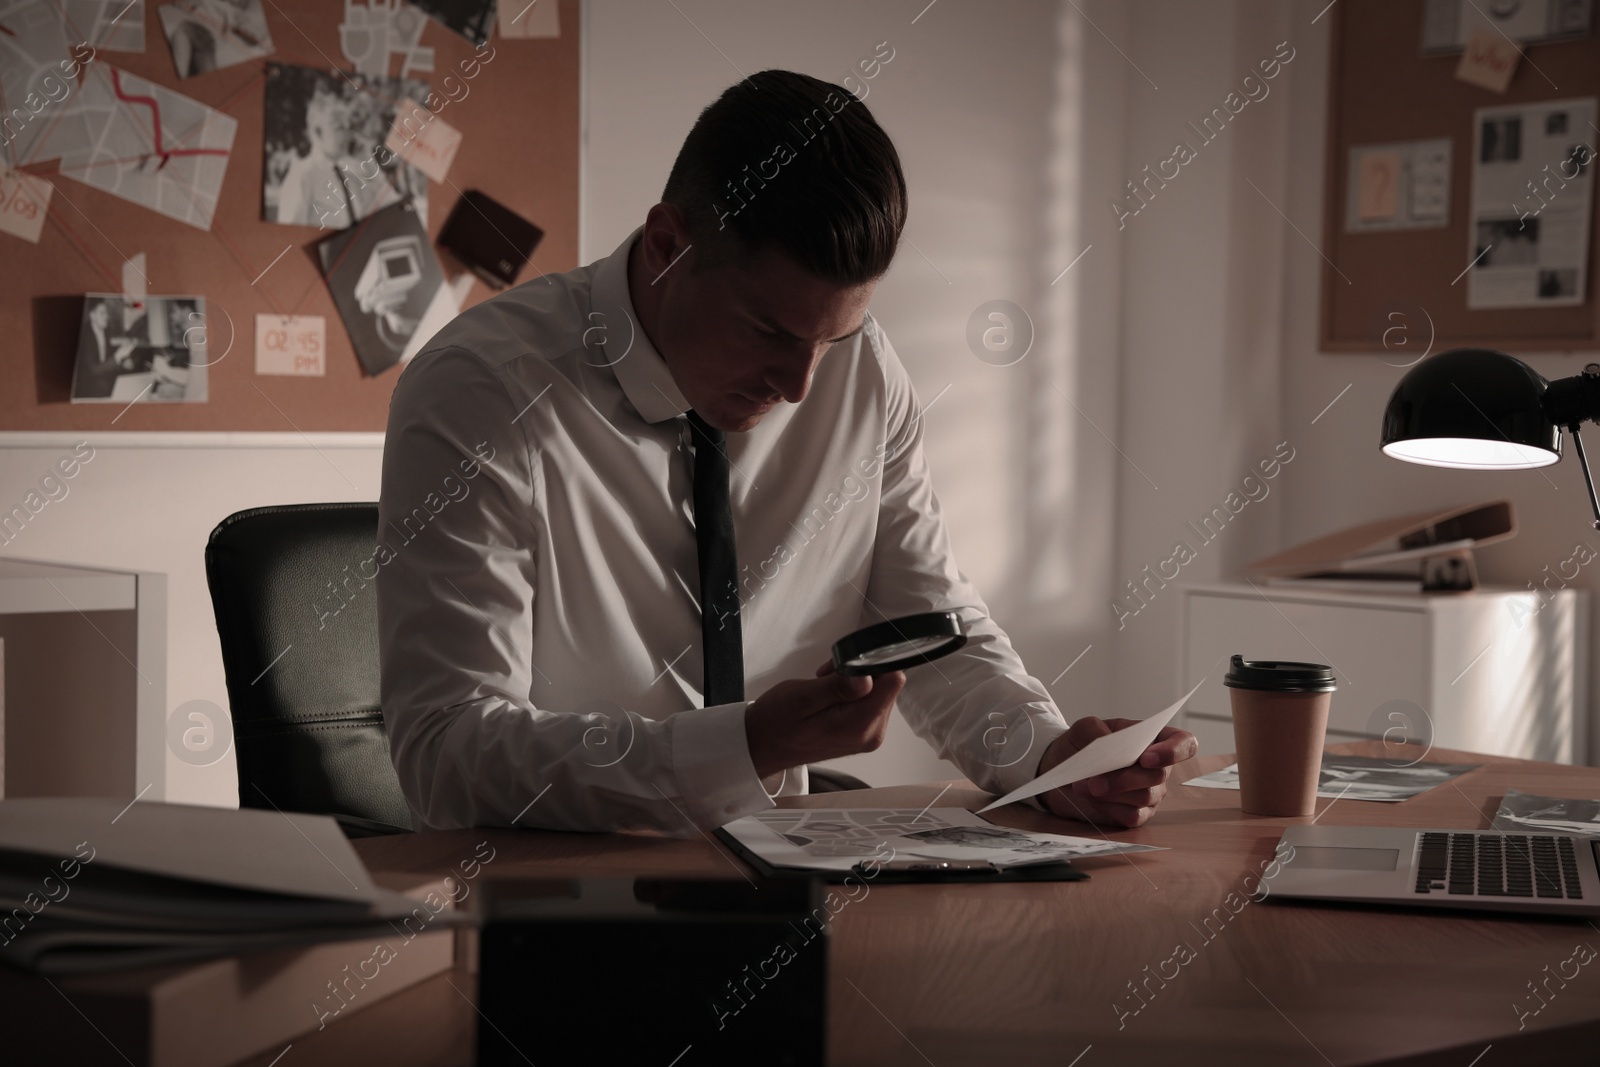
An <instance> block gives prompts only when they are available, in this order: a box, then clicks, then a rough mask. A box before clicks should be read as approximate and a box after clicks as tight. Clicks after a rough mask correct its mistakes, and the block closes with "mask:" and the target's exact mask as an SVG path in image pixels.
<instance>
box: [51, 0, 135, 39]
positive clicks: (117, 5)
mask: <svg viewBox="0 0 1600 1067" xmlns="http://www.w3.org/2000/svg"><path fill="white" fill-rule="evenodd" d="M36 2H39V3H41V4H42V5H43V6H45V7H54V6H56V5H54V4H52V3H50V2H49V0H36ZM60 10H61V12H62V15H63V17H64V18H65V19H66V23H67V36H68V37H69V38H71V40H72V41H73V43H78V42H80V41H86V42H88V43H89V44H92V45H94V46H95V47H96V48H100V49H104V50H105V51H107V52H143V51H144V0H61V5H60Z"/></svg>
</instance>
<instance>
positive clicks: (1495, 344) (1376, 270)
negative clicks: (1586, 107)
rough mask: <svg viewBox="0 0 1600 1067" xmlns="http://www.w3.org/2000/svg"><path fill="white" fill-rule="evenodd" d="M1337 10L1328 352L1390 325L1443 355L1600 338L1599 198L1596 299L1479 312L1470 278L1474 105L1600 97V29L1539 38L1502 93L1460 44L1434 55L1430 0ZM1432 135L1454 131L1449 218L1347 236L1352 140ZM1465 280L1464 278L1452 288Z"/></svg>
mask: <svg viewBox="0 0 1600 1067" xmlns="http://www.w3.org/2000/svg"><path fill="white" fill-rule="evenodd" d="M1327 17H1328V18H1331V19H1332V20H1333V31H1332V32H1333V38H1332V52H1331V60H1330V64H1329V83H1328V122H1327V141H1326V145H1327V158H1326V161H1325V165H1326V168H1327V169H1326V178H1325V181H1324V184H1323V228H1322V241H1321V246H1322V247H1321V251H1322V253H1323V255H1324V261H1323V265H1322V323H1321V341H1322V349H1323V350H1324V351H1328V352H1341V351H1343V352H1378V351H1384V350H1385V335H1384V331H1385V330H1386V329H1389V328H1390V327H1393V326H1396V325H1397V324H1399V325H1403V326H1404V328H1405V329H1406V330H1407V331H1408V332H1409V334H1410V337H1409V343H1408V344H1407V346H1406V347H1405V348H1404V349H1396V348H1394V346H1390V347H1389V349H1388V350H1389V351H1391V352H1400V353H1401V354H1405V355H1407V356H1408V358H1409V356H1411V355H1412V354H1420V352H1421V351H1422V350H1423V344H1422V343H1421V342H1422V341H1423V340H1425V339H1427V338H1428V337H1430V336H1431V338H1432V351H1434V352H1438V351H1441V350H1443V349H1448V348H1458V347H1466V346H1480V347H1489V348H1497V349H1503V350H1508V351H1519V350H1521V351H1527V350H1564V349H1594V348H1597V347H1600V303H1597V301H1596V293H1597V288H1596V282H1595V247H1596V245H1597V244H1600V211H1597V210H1594V209H1593V205H1591V213H1590V231H1591V232H1590V236H1589V249H1588V262H1589V265H1588V271H1587V283H1588V284H1587V292H1586V294H1585V296H1586V299H1585V302H1584V303H1582V304H1578V305H1574V306H1568V307H1539V308H1496V309H1485V310H1468V309H1467V303H1466V297H1467V292H1466V290H1467V281H1466V279H1465V278H1461V277H1460V275H1461V272H1462V271H1463V269H1464V268H1466V267H1467V265H1468V263H1469V262H1470V260H1471V254H1470V252H1469V251H1468V240H1467V226H1468V220H1469V215H1470V208H1471V196H1472V152H1473V129H1472V122H1473V112H1474V111H1476V110H1477V109H1478V108H1485V107H1499V106H1503V105H1516V104H1525V103H1533V102H1537V101H1542V100H1559V99H1567V98H1572V97H1586V96H1595V95H1600V30H1597V31H1596V32H1595V33H1593V34H1591V35H1590V36H1588V37H1586V38H1584V39H1582V40H1575V41H1562V42H1553V43H1548V44H1536V45H1530V46H1528V47H1527V48H1526V49H1525V53H1526V54H1525V58H1524V59H1523V60H1522V61H1521V62H1520V64H1519V66H1518V68H1517V70H1516V73H1515V76H1514V77H1513V78H1512V81H1511V84H1510V87H1509V88H1508V90H1507V91H1506V92H1505V93H1495V92H1491V91H1489V90H1486V89H1482V88H1479V87H1478V86H1475V85H1470V84H1468V83H1467V82H1464V81H1461V80H1459V79H1457V78H1456V77H1455V70H1456V65H1457V63H1458V62H1459V61H1460V58H1461V55H1460V53H1459V52H1456V53H1451V54H1446V55H1429V56H1425V55H1422V54H1421V41H1422V20H1423V0H1344V2H1342V3H1340V4H1338V5H1336V6H1334V7H1333V8H1332V10H1330V11H1329V12H1328V14H1327ZM1536 68H1537V69H1536ZM1541 72H1542V73H1541ZM1552 82H1553V83H1554V85H1552ZM1584 132H1585V133H1587V134H1588V136H1589V138H1590V139H1589V141H1588V143H1589V144H1590V145H1592V146H1595V147H1600V133H1595V132H1594V131H1584ZM1433 138H1449V139H1450V141H1451V154H1450V197H1449V221H1448V224H1447V225H1445V226H1444V227H1442V228H1438V229H1412V230H1398V231H1391V232H1366V233H1346V232H1345V212H1346V197H1347V195H1348V189H1347V179H1348V168H1349V159H1350V149H1351V147H1352V146H1356V145H1371V144H1386V143H1391V142H1405V141H1422V140H1429V139H1433ZM1579 139H1582V138H1581V137H1580V138H1579ZM1454 279H1459V280H1456V281H1454V283H1453V284H1452V281H1453V280H1454ZM1395 315H1399V316H1400V317H1399V318H1395V317H1393V316H1395ZM1391 339H1392V338H1391Z"/></svg>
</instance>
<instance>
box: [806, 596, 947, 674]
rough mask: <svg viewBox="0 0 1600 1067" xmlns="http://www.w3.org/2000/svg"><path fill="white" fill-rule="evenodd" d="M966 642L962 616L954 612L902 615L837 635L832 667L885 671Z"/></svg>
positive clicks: (845, 671) (860, 671)
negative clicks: (846, 633)
mask: <svg viewBox="0 0 1600 1067" xmlns="http://www.w3.org/2000/svg"><path fill="white" fill-rule="evenodd" d="M966 643H967V634H966V631H965V630H963V629H962V628H961V618H960V616H958V615H957V614H956V613H955V612H953V611H930V612H925V613H923V614H921V615H902V616H901V617H900V618H898V619H890V620H889V621H888V622H880V623H877V624H875V625H873V626H868V627H865V628H863V629H860V630H857V631H856V632H855V633H853V634H850V635H849V636H847V637H843V638H840V639H839V641H837V642H836V643H835V644H834V646H833V669H834V670H836V671H838V672H839V673H840V674H854V675H862V674H886V673H888V672H889V671H902V670H905V669H906V668H908V667H915V666H916V665H917V664H919V663H927V662H929V661H930V660H936V659H938V658H939V657H940V656H948V655H949V654H950V653H952V652H954V651H955V650H956V649H958V648H960V647H961V646H962V645H964V644H966Z"/></svg>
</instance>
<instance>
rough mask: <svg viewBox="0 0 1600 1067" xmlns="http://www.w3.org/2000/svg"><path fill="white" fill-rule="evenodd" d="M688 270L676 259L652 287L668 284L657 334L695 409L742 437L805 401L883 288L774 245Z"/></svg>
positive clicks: (681, 388) (664, 356) (680, 386)
mask: <svg viewBox="0 0 1600 1067" xmlns="http://www.w3.org/2000/svg"><path fill="white" fill-rule="evenodd" d="M693 255H694V253H693V251H690V252H689V253H688V256H693ZM688 256H686V257H685V259H687V258H688ZM687 268H688V264H687V263H686V262H681V263H678V264H677V265H676V266H674V267H672V268H670V269H668V270H667V272H666V273H665V274H663V275H660V277H659V280H657V281H656V282H654V283H653V284H655V285H659V286H664V287H665V288H664V289H663V291H662V292H661V294H660V300H661V305H660V315H659V318H658V320H657V322H656V324H655V325H656V331H655V332H656V333H657V335H658V336H656V337H653V338H652V340H653V341H654V342H655V343H656V347H657V349H658V350H659V351H660V352H661V357H662V359H664V360H665V361H666V363H667V366H668V368H669V369H670V370H671V371H672V377H673V380H674V381H675V382H676V383H677V385H678V389H679V391H680V392H682V393H683V396H684V399H686V400H688V401H689V405H690V406H691V407H692V408H694V410H695V411H697V412H699V414H700V416H701V417H702V418H703V419H705V420H706V422H708V423H710V424H711V425H712V426H715V427H717V428H718V429H721V430H725V431H728V432H735V433H742V432H744V431H746V430H749V429H751V428H753V427H754V426H755V425H756V424H757V423H758V422H760V421H761V418H762V416H764V415H765V414H766V413H767V412H768V411H770V410H772V408H774V407H775V406H777V404H778V403H780V402H782V401H787V402H789V403H791V404H798V403H800V401H801V400H803V399H805V396H806V393H807V391H809V390H810V388H811V376H812V374H813V373H814V372H815V371H816V369H817V363H818V362H819V361H820V360H821V359H822V357H823V356H824V355H825V354H826V353H827V351H828V349H829V348H831V347H832V346H833V345H834V344H836V343H839V342H843V341H846V340H848V339H849V338H851V337H852V336H854V335H855V334H856V333H857V332H859V330H860V329H861V326H862V319H863V316H864V315H865V314H866V310H867V302H868V301H869V300H870V299H871V298H872V291H873V289H874V288H875V287H876V286H877V281H876V280H874V281H870V282H866V283H863V284H861V285H852V286H838V285H834V284H832V283H830V282H825V281H823V280H821V279H819V278H817V277H816V276H815V275H813V274H810V273H809V272H807V271H806V270H805V269H803V268H802V267H800V266H799V265H798V264H797V263H795V262H794V261H793V260H792V259H790V258H789V257H788V256H787V255H785V254H783V253H781V252H777V251H775V250H772V249H763V250H761V251H758V252H756V253H755V254H754V255H753V256H751V258H750V259H749V260H748V261H746V262H744V263H738V262H732V263H726V264H723V265H721V266H717V267H711V268H708V269H705V270H702V271H700V272H698V273H696V272H694V271H692V270H689V269H687ZM635 299H636V301H637V297H636V298H635Z"/></svg>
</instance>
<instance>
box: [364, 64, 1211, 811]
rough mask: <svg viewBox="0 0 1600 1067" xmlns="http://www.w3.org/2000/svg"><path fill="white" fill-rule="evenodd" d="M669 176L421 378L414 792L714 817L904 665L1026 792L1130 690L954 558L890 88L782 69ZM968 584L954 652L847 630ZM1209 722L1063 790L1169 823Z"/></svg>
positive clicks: (875, 699)
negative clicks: (885, 317)
mask: <svg viewBox="0 0 1600 1067" xmlns="http://www.w3.org/2000/svg"><path fill="white" fill-rule="evenodd" d="M662 201H663V202H662V203H659V204H657V205H655V206H654V207H652V208H651V209H650V211H649V214H648V216H647V217H646V219H645V222H644V225H643V226H642V227H640V229H638V230H636V231H635V232H634V233H633V234H631V235H630V236H629V237H628V238H627V239H626V240H625V241H624V242H623V243H622V244H621V245H620V246H619V247H618V249H617V251H616V252H615V253H613V254H612V255H611V256H609V257H607V258H605V259H603V260H600V261H598V262H596V263H593V264H591V265H589V266H588V267H584V268H582V269H579V270H575V271H571V272H568V273H566V274H562V275H554V276H546V277H544V278H541V279H538V280H535V281H530V282H527V283H525V284H523V285H521V286H519V287H517V288H515V289H513V290H511V291H510V292H508V293H505V294H503V295H501V296H498V297H495V298H494V299H491V300H488V301H486V302H484V303H483V304H480V305H478V306H477V307H474V308H472V309H470V310H469V311H467V312H465V313H463V314H462V315H461V316H460V317H459V318H457V319H456V320H455V321H454V322H453V323H451V324H450V325H449V326H447V327H445V328H444V329H443V330H442V331H440V333H439V334H438V335H436V336H435V337H434V339H433V340H432V341H431V342H430V344H429V346H428V347H427V349H426V350H425V351H423V352H422V353H421V354H419V355H418V356H417V357H416V358H415V359H414V360H412V361H411V363H410V364H409V365H408V366H407V367H406V369H405V371H404V372H403V373H402V375H401V377H400V380H399V381H398V382H397V383H396V386H395V393H394V399H393V401H392V403H391V406H390V412H389V426H388V435H387V439H386V445H385V449H384V457H383V489H382V497H381V500H380V505H379V507H380V513H381V514H380V526H381V540H382V542H383V543H382V545H380V548H379V552H378V555H377V557H376V558H377V559H378V562H379V565H380V569H379V572H378V577H377V579H376V582H377V594H378V616H379V627H380V638H379V640H380V652H381V658H382V691H383V697H382V699H383V711H384V719H385V722H386V724H387V727H388V731H389V740H390V748H391V753H392V755H393V758H394V763H395V767H396V769H397V771H398V772H399V777H400V783H401V786H402V787H403V789H404V790H405V794H406V797H407V800H408V801H409V803H410V806H411V808H412V810H413V812H414V814H415V816H416V823H417V825H418V826H423V827H432V828H444V827H457V826H466V825H475V824H476V825H501V826H504V825H521V826H541V827H551V828H561V829H574V830H616V829H624V828H631V827H652V828H656V829H660V830H665V831H667V832H672V833H680V834H681V833H693V832H695V830H697V829H699V830H704V829H708V828H711V827H714V826H718V825H721V824H723V823H726V822H729V821H731V820H733V819H736V818H740V817H742V816H745V815H749V814H751V813H753V812H757V811H761V810H764V809H767V808H769V807H771V806H772V804H773V801H772V799H771V797H772V796H774V795H778V794H793V793H803V792H806V791H807V773H806V765H807V764H809V763H812V762H816V761H820V760H826V759H831V758H837V757H841V756H845V755H849V754H851V753H856V752H864V751H869V750H872V749H874V748H876V747H877V746H878V745H879V744H880V743H881V742H882V739H883V735H884V730H885V727H886V724H887V721H888V716H889V714H890V712H891V710H892V708H893V707H894V706H895V704H896V702H897V700H898V702H899V706H900V708H901V710H902V712H903V713H904V715H905V716H906V719H907V720H908V721H909V722H910V724H911V726H912V729H913V730H914V731H916V733H917V734H918V735H919V736H921V737H922V738H924V739H925V740H927V741H928V742H929V743H930V744H932V745H933V746H934V748H935V749H936V750H937V751H938V753H939V754H940V755H941V756H944V757H947V758H949V759H951V760H952V761H954V762H955V763H956V765H957V766H959V767H960V768H961V769H962V771H963V772H964V773H966V774H967V776H968V777H970V778H971V779H972V780H973V781H974V782H976V783H977V784H978V785H980V786H982V787H983V788H985V789H987V790H990V791H993V792H1002V791H1008V790H1010V789H1012V788H1015V787H1017V786H1019V785H1021V784H1023V783H1025V782H1027V781H1030V780H1031V779H1033V778H1034V777H1035V776H1036V775H1037V774H1038V773H1039V772H1041V771H1043V770H1044V769H1046V768H1048V767H1051V766H1054V765H1055V764H1056V763H1058V762H1060V761H1061V760H1062V759H1065V758H1066V757H1067V756H1068V755H1069V754H1071V753H1072V752H1074V751H1076V750H1077V749H1078V748H1081V747H1082V746H1083V745H1084V744H1086V743H1087V742H1088V741H1089V740H1091V739H1092V738H1094V737H1096V736H1099V735H1102V734H1105V733H1108V732H1110V731H1111V730H1113V729H1119V728H1121V727H1122V726H1125V725H1127V722H1126V721H1125V720H1112V721H1111V722H1110V723H1105V722H1102V721H1101V720H1099V719H1095V718H1092V717H1091V718H1085V719H1082V720H1079V722H1077V723H1076V724H1075V725H1074V726H1073V727H1072V728H1071V730H1068V727H1067V724H1066V722H1065V720H1063V719H1062V717H1061V715H1060V713H1059V712H1058V711H1057V710H1056V708H1055V705H1054V703H1053V702H1052V701H1051V699H1050V697H1049V695H1048V694H1047V693H1046V692H1045V690H1044V687H1043V686H1042V685H1041V684H1040V683H1039V682H1038V681H1036V680H1035V679H1034V678H1032V677H1030V676H1029V675H1028V674H1027V673H1026V672H1025V671H1024V669H1023V666H1022V663H1021V661H1020V660H1019V659H1018V658H1017V655H1016V653H1015V652H1014V651H1013V650H1012V648H1011V644H1010V642H1009V640H1008V639H1007V638H1006V635H1005V634H1004V633H1003V632H1002V631H1001V630H1000V628H999V627H998V626H996V625H995V623H994V622H993V621H992V620H991V619H990V618H989V617H988V612H987V609H986V607H985V606H984V603H983V600H982V599H981V598H980V597H979V595H978V592H977V590H975V589H974V588H973V587H972V585H971V584H970V583H969V582H968V581H967V579H966V577H965V576H964V575H963V574H962V573H961V572H960V570H959V569H958V568H957V567H956V565H955V562H954V560H953V559H952V558H951V552H950V544H949V539H948V536H947V535H946V532H945V526H944V521H943V518H942V515H941V512H940V508H939V502H938V500H937V499H936V498H935V496H934V494H933V489H932V486H931V482H930V479H929V473H928V467H927V463H926V461H925V459H924V457H923V452H922V432H923V421H922V418H921V409H920V406H919V404H918V401H917V397H916V394H915V392H914V391H913V390H912V388H911V382H910V379H909V378H908V377H907V375H906V372H905V368H904V367H903V366H902V365H901V364H900V360H899V358H898V356H897V355H896V354H895V351H894V348H893V347H892V346H891V345H890V344H889V340H888V338H887V337H886V336H885V335H884V332H883V330H882V328H881V327H880V326H879V325H878V323H877V322H876V321H875V320H874V319H873V317H872V316H871V315H870V314H869V313H868V312H867V304H868V301H869V300H870V298H871V295H872V292H873V289H874V287H875V286H876V284H877V281H878V279H879V278H881V277H882V275H883V274H884V272H885V271H886V270H887V269H888V267H889V263H890V261H891V259H892V258H893V255H894V251H895V246H896V244H897V243H898V240H899V237H900V232H901V229H902V227H903V226H904V222H905V215H906V188H905V179H904V176H903V174H902V172H901V168H900V162H899V158H898V156H897V155H896V153H895V150H894V146H893V145H892V144H891V143H890V141H889V138H888V136H887V135H886V134H885V133H884V132H883V130H882V129H881V128H879V126H878V125H877V123H876V122H875V121H874V120H873V118H872V115H871V113H870V112H869V111H868V110H867V108H866V106H865V105H864V104H862V103H861V102H859V101H858V100H856V99H855V98H854V97H852V96H851V95H850V94H849V93H847V92H846V91H845V90H843V89H840V88H838V87H837V86H834V85H829V84H827V83H825V82H821V81H818V80H816V79H814V78H809V77H806V76H804V75H800V74H794V73H790V72H787V71H765V72H762V73H759V74H756V75H752V76H751V77H750V78H748V79H746V80H745V81H743V82H740V83H739V84H736V85H735V86H733V87H732V88H730V89H729V90H728V91H727V92H725V93H724V94H723V95H722V96H721V97H720V98H719V99H718V100H717V101H716V102H715V103H713V104H712V105H711V106H710V107H708V108H707V109H706V110H705V111H704V112H703V113H702V114H701V116H700V118H699V120H698V121H697V122H696V123H695V126H694V128H693V130H691V132H690V133H689V136H688V138H687V139H686V140H685V141H684V144H683V147H682V149H681V150H680V152H679V154H678V158H677V160H676V162H675V163H674V165H673V168H672V172H671V174H670V176H669V177H668V180H667V185H666V189H665V191H664V193H663V195H662ZM730 536H731V540H732V541H733V542H734V545H733V546H732V547H736V551H737V558H736V560H735V559H731V558H729V557H730V556H731V555H732V549H731V547H730V546H729V545H728V543H727V541H728V540H729V538H730ZM702 583H704V585H706V586H709V588H706V589H704V590H702ZM707 602H709V603H710V605H711V608H710V610H707V611H704V612H702V610H701V604H702V603H707ZM945 609H948V610H958V611H959V612H960V613H961V616H962V618H963V621H964V623H965V626H966V629H967V633H968V642H967V644H966V645H965V646H964V647H963V648H962V649H960V650H959V651H957V652H956V653H954V654H952V655H949V656H947V657H945V658H943V659H940V660H938V661H936V662H930V663H928V664H926V665H919V666H916V667H913V668H911V669H910V671H909V672H899V671H897V672H892V673H889V674H883V675H879V676H878V677H876V678H854V677H848V678H847V677H843V676H840V675H838V674H835V673H832V671H831V669H830V668H829V666H828V664H827V662H826V657H827V654H828V650H829V648H830V646H831V644H832V643H833V642H834V641H835V640H837V639H838V638H839V637H842V636H843V635H844V634H846V633H847V632H849V631H852V630H855V629H857V628H858V627H860V626H863V625H867V624H870V623H875V622H880V621H882V620H884V619H886V618H897V617H899V616H901V615H906V614H912V613H917V612H926V611H934V610H945ZM819 661H823V663H822V666H821V667H816V666H815V665H816V664H817V663H818V662H819ZM813 668H815V669H814V670H813ZM746 687H748V692H749V694H751V695H753V696H754V699H753V700H746V699H745V696H746ZM1195 751H1196V742H1195V739H1194V737H1193V735H1191V734H1189V733H1186V732H1184V731H1181V730H1176V729H1172V728H1168V729H1166V730H1164V731H1163V732H1162V734H1161V735H1160V737H1159V738H1158V739H1157V741H1156V742H1155V743H1154V744H1152V745H1151V747H1150V748H1148V749H1147V750H1146V751H1145V752H1144V753H1143V755H1142V756H1141V758H1140V760H1139V764H1138V765H1137V766H1134V767H1130V768H1127V769H1125V770H1122V771H1117V772H1114V773H1111V774H1108V775H1104V776H1101V777H1100V778H1099V779H1095V780H1090V781H1088V782H1083V783H1079V784H1077V785H1075V786H1073V787H1071V788H1068V789H1063V790H1057V791H1053V792H1052V793H1051V794H1050V795H1049V796H1048V798H1046V799H1045V800H1044V803H1045V804H1046V805H1047V806H1048V808H1049V810H1051V811H1054V812H1056V813H1057V814H1061V815H1064V816H1068V817H1072V818H1080V819H1085V820H1088V821H1091V822H1097V823H1103V824H1106V825H1111V826H1118V827H1122V826H1135V825H1139V824H1140V823H1143V822H1144V821H1145V820H1147V819H1148V818H1149V817H1150V814H1151V812H1152V811H1153V809H1154V808H1155V806H1156V805H1157V804H1158V803H1159V802H1160V800H1161V797H1162V795H1163V794H1164V792H1165V788H1166V787H1165V781H1166V778H1167V775H1168V771H1169V768H1170V766H1171V765H1172V764H1174V763H1176V762H1178V761H1180V760H1183V759H1187V758H1189V757H1190V756H1192V755H1193V754H1194V752H1195Z"/></svg>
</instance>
